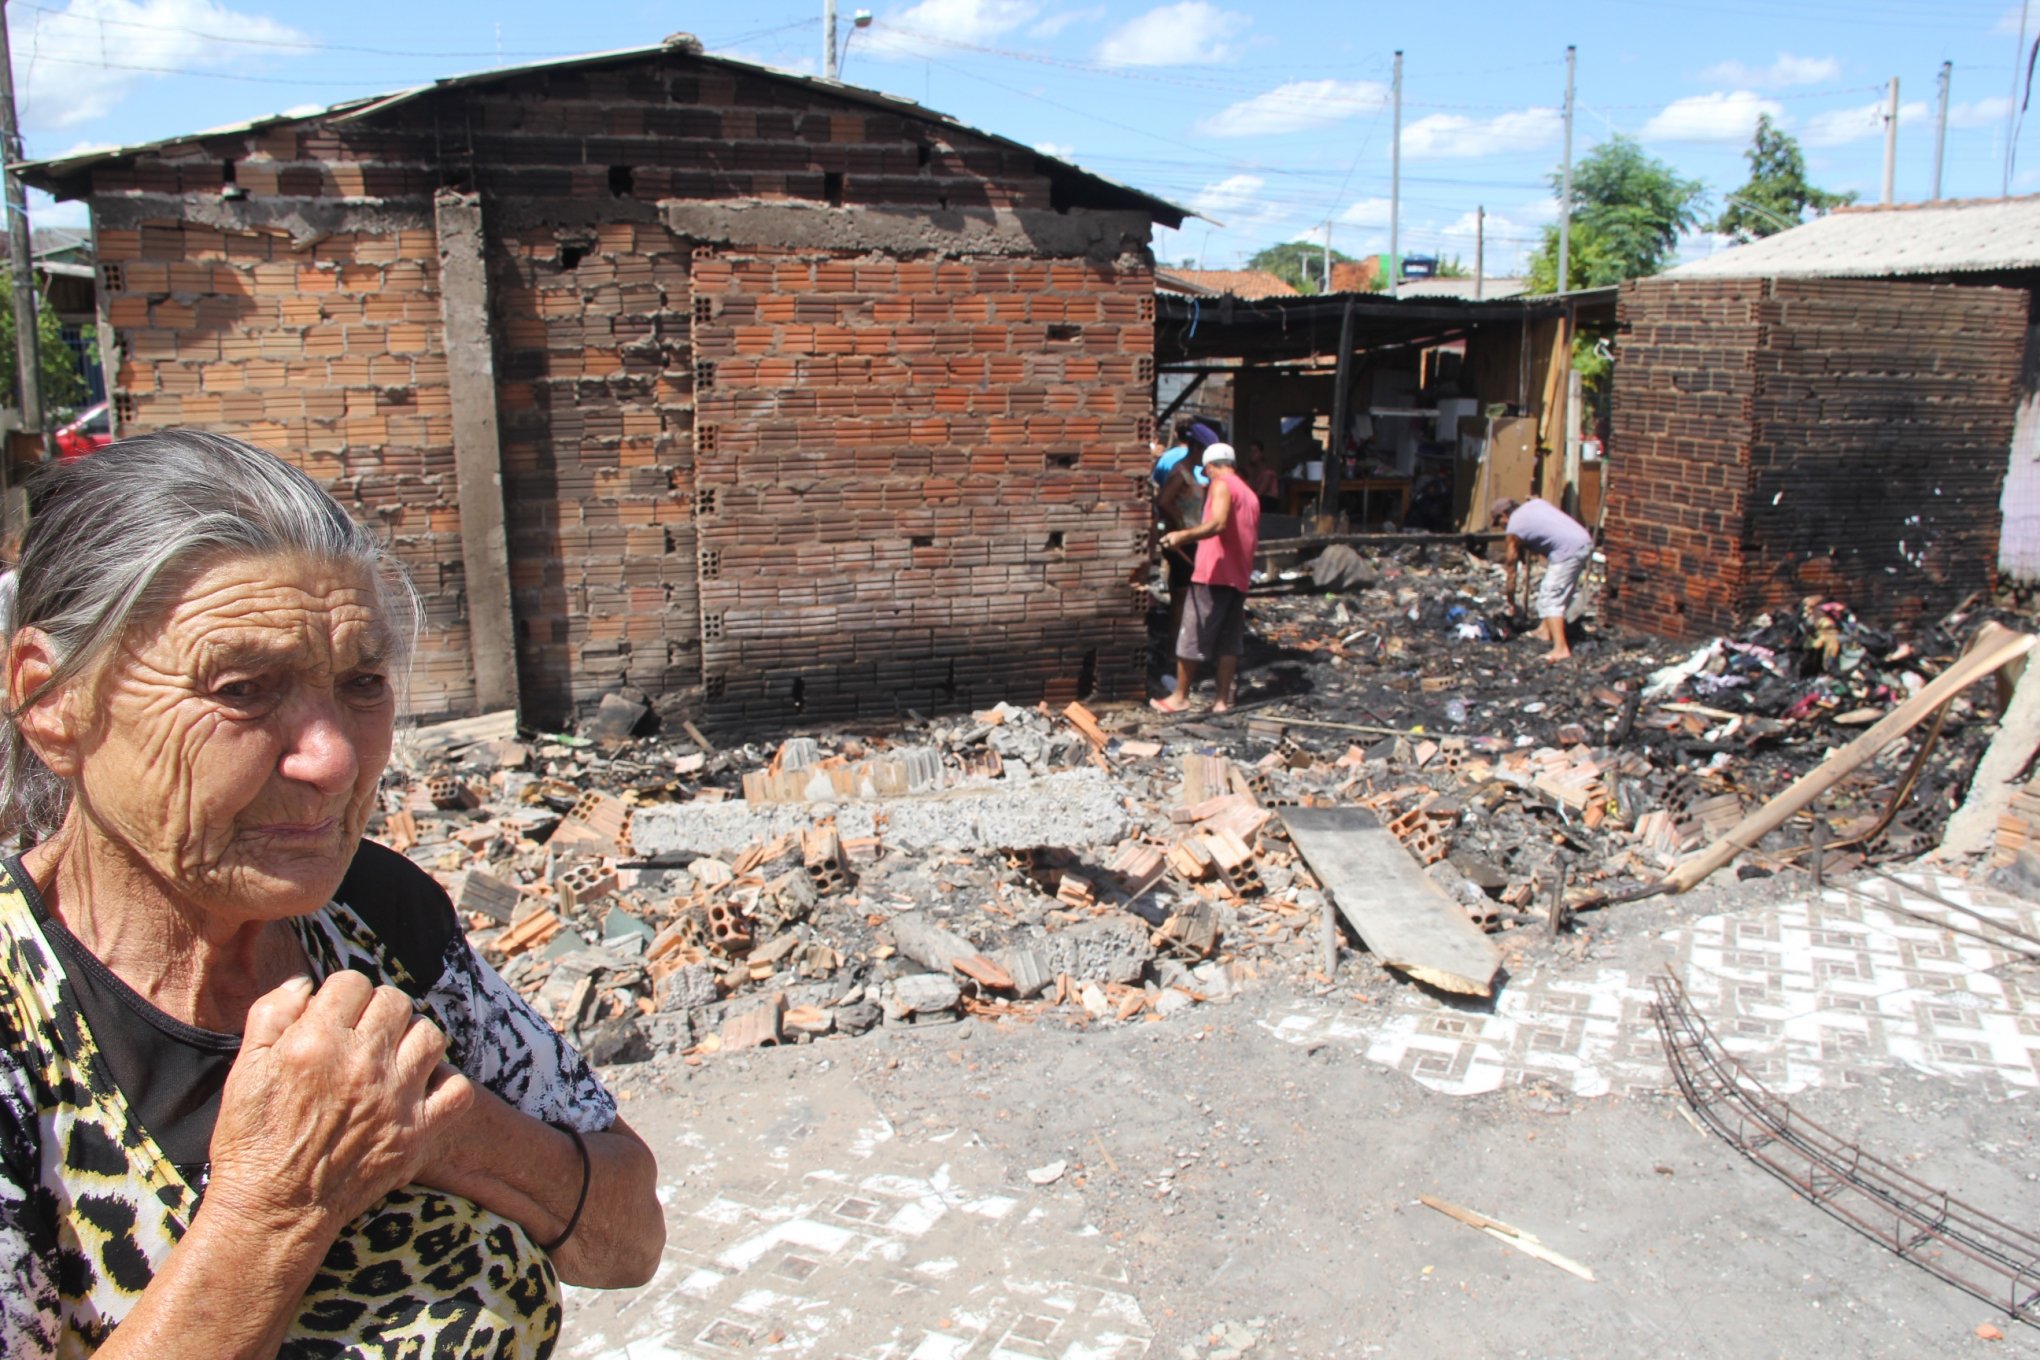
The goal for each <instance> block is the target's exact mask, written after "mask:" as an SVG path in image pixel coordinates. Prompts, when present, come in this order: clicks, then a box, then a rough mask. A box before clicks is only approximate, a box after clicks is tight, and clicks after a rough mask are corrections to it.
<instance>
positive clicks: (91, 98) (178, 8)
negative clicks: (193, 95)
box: [9, 0, 318, 128]
mask: <svg viewBox="0 0 2040 1360" xmlns="http://www.w3.org/2000/svg"><path fill="white" fill-rule="evenodd" d="M11 24H12V32H11V33H10V35H9V36H10V37H11V39H12V46H13V49H14V65H15V70H16V71H17V72H19V73H20V75H21V91H22V92H21V120H22V122H23V124H24V125H26V126H28V127H31V128H56V127H76V126H77V125H78V124H80V123H89V122H91V121H92V120H93V119H95V118H99V117H102V116H103V115H105V114H106V113H108V112H110V111H111V110H112V109H114V108H115V107H116V106H117V105H119V104H120V102H121V101H122V100H123V99H125V98H126V97H127V95H128V93H129V91H131V90H133V89H134V88H135V87H136V86H137V85H139V84H140V83H141V82H142V81H145V80H151V79H155V78H156V74H155V71H156V70H157V69H162V70H165V71H169V70H174V71H178V72H184V71H222V70H227V69H230V68H237V67H246V66H251V65H255V64H257V63H258V62H265V61H274V60H276V59H278V58H286V57H302V56H309V55H311V54H312V53H313V52H315V51H316V50H317V48H318V44H317V43H316V42H315V41H314V40H313V39H311V38H309V37H307V36H306V35H304V34H303V33H300V32H298V30H296V29H294V28H290V27H288V26H286V25H284V24H280V23H277V22H276V21H275V20H273V19H266V18H263V17H262V16H261V15H258V14H244V13H241V12H239V11H237V10H232V9H228V8H227V7H226V6H225V5H222V4H217V3H215V0H71V2H70V4H69V5H68V6H66V7H65V8H64V10H63V11H62V12H54V11H52V10H48V9H35V10H31V11H29V12H28V13H27V14H23V13H22V12H21V11H20V10H17V11H16V12H15V14H14V15H13V17H12V20H11ZM212 33H231V34H233V35H234V36H236V37H238V38H246V39H253V40H257V41H259V42H263V43H302V44H303V46H302V47H290V46H284V47H260V46H253V45H249V44H244V43H220V42H214V41H213V40H212V39H210V38H208V37H201V36H199V35H201V34H212ZM145 68H147V69H145Z"/></svg>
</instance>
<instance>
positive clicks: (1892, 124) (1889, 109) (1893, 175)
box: [1880, 76, 1898, 207]
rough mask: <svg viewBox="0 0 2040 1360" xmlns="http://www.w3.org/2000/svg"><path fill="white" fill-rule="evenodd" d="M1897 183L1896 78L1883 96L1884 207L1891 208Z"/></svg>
mask: <svg viewBox="0 0 2040 1360" xmlns="http://www.w3.org/2000/svg"><path fill="white" fill-rule="evenodd" d="M1897 182H1898V77H1897V76H1893V77H1892V78H1891V89H1890V91H1889V92H1888V93H1887V94H1886V95H1885V96H1884V197H1883V198H1882V199H1881V200H1880V201H1881V202H1882V203H1883V204H1884V205H1885V206H1886V207H1890V206H1891V201H1892V192H1893V188H1894V186H1895V185H1896V184H1897Z"/></svg>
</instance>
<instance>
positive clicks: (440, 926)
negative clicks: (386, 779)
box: [8, 841, 460, 1190]
mask: <svg viewBox="0 0 2040 1360" xmlns="http://www.w3.org/2000/svg"><path fill="white" fill-rule="evenodd" d="M8 868H9V869H10V870H11V871H12V872H13V875H14V880H15V881H16V882H17V883H19V884H21V885H22V888H23V891H24V893H25V894H26V896H27V898H28V906H29V910H30V911H32V912H34V913H35V919H36V924H37V925H38V926H40V927H41V928H42V932H43V935H44V936H45V937H46V938H47V939H48V940H49V941H50V943H51V945H52V946H53V947H55V948H56V950H57V951H58V952H59V953H60V954H62V955H63V961H64V971H65V973H66V974H67V975H68V976H69V979H70V985H71V990H72V992H73V993H74V994H75V996H76V997H77V1002H78V1009H79V1011H80V1012H81V1013H82V1014H83V1015H84V1017H85V1024H86V1026H87V1027H88V1028H89V1029H90V1030H91V1031H92V1036H93V1038H94V1039H96V1040H97V1041H98V1044H99V1051H100V1053H101V1054H102V1055H103V1056H104V1057H105V1059H106V1066H107V1070H108V1073H109V1075H111V1076H112V1078H113V1081H114V1084H115V1085H116V1086H118V1087H119V1088H120V1093H121V1095H122V1096H123V1097H125V1098H126V1100H127V1103H128V1105H129V1106H130V1107H131V1108H132V1109H133V1110H134V1112H135V1117H136V1118H137V1119H139V1120H140V1121H141V1124H142V1127H143V1128H145V1129H147V1130H148V1131H149V1136H150V1137H151V1138H153V1139H154V1140H155V1142H156V1146H157V1147H159V1148H161V1149H162V1150H163V1155H164V1156H165V1157H168V1158H169V1159H170V1164H171V1165H172V1166H174V1167H176V1168H177V1174H178V1175H180V1176H182V1177H183V1178H184V1180H185V1182H186V1183H187V1184H189V1185H191V1186H192V1187H193V1188H194V1189H199V1190H202V1189H204V1186H205V1178H206V1172H207V1168H208V1166H209V1165H210V1163H211V1161H212V1134H213V1125H214V1123H215V1122H216V1121H217V1120H218V1118H219V1113H220V1092H221V1090H222V1089H223V1088H224V1087H225V1086H226V1084H227V1073H228V1071H229V1070H230V1069H231V1068H232V1067H233V1065H234V1059H235V1057H236V1056H238V1055H239V1054H240V1051H241V1036H240V1035H238V1034H221V1033H218V1032H216V1031H213V1030H208V1029H200V1028H198V1027H197V1026H196V1025H187V1024H185V1023H184V1022H183V1021H181V1020H178V1019H175V1018H174V1017H172V1016H169V1015H166V1014H164V1013H163V1012H162V1011H160V1010H158V1009H157V1008H156V1007H155V1006H152V1005H150V1004H149V1002H148V1001H147V1000H145V999H144V998H143V997H142V995H141V994H140V993H139V992H137V991H135V989H134V988H132V987H130V986H128V985H127V983H125V982H123V981H121V980H120V978H119V977H118V976H117V975H115V973H114V971H113V970H112V969H110V968H108V967H107V966H106V965H105V964H103V963H101V962H100V961H99V958H98V956H97V955H95V954H93V952H92V951H91V950H89V949H87V948H86V947H85V945H84V942H83V941H81V940H80V939H79V938H78V937H77V936H75V935H73V934H72V933H71V932H70V931H69V930H68V929H66V928H65V927H64V925H63V923H62V922H60V921H58V920H57V919H56V918H55V917H53V916H51V915H50V913H49V909H48V908H47V907H46V906H45V905H44V903H43V900H42V894H41V893H40V892H39V891H37V889H36V887H35V881H34V880H33V879H31V878H30V877H29V876H28V872H27V871H26V870H25V869H23V868H22V867H21V862H20V860H18V859H13V858H10V859H9V860H8ZM333 900H334V901H336V902H341V903H344V904H346V905H347V906H348V907H351V908H352V909H353V910H354V913H355V914H356V915H357V916H359V917H361V919H362V920H363V921H365V922H366V923H367V924H368V927H369V929H371V930H373V931H374V932H375V933H376V936H377V938H379V939H380V940H382V942H383V943H384V944H385V945H386V946H388V948H389V950H390V952H391V953H392V954H394V955H396V957H397V959H398V961H399V962H401V963H402V964H403V965H404V969H405V971H406V972H408V973H409V974H410V975H411V978H410V981H411V986H410V989H409V990H410V991H411V995H412V996H413V997H414V998H416V997H421V996H423V995H424V994H425V993H426V992H427V991H429V990H431V988H432V985H433V984H434V983H435V982H437V981H438V980H439V974H440V971H441V970H442V969H443V968H444V966H445V961H446V950H447V946H448V945H449V944H451V943H452V942H453V940H454V938H455V937H456V935H458V933H459V930H460V925H459V921H458V919H457V918H456V917H455V915H454V911H453V903H452V902H451V901H450V900H449V899H448V898H447V896H446V894H445V893H444V892H443V891H441V890H440V889H439V886H438V885H437V884H436V883H434V882H433V881H432V880H431V879H429V878H426V877H425V876H424V875H423V874H421V873H419V872H418V871H417V870H416V868H415V867H413V866H412V864H411V862H410V861H409V860H407V859H405V858H404V857H403V856H402V855H399V854H398V853H397V852H396V851H394V850H391V849H388V848H387V847H385V846H381V845H377V844H376V843H375V842H374V841H363V842H362V843H361V849H360V850H358V851H357V852H356V853H355V856H354V863H353V864H352V865H351V866H350V867H349V868H348V870H347V876H346V877H345V878H344V879H342V880H341V881H340V887H339V889H338V891H336V892H335V893H334V894H333Z"/></svg>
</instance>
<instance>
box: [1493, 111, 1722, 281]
mask: <svg viewBox="0 0 2040 1360" xmlns="http://www.w3.org/2000/svg"><path fill="white" fill-rule="evenodd" d="M1563 184H1564V176H1563V175H1562V174H1560V173H1558V172H1554V173H1553V174H1552V176H1551V185H1552V188H1554V189H1561V190H1562V188H1563ZM1706 194H1707V190H1706V188H1705V187H1704V186H1703V185H1702V184H1701V183H1700V181H1698V180H1693V179H1681V178H1680V177H1679V173H1678V172H1677V171H1676V170H1674V169H1673V168H1672V167H1671V166H1669V165H1667V164H1665V162H1663V161H1661V160H1658V159H1657V158H1656V157H1654V156H1650V155H1646V154H1645V153H1644V150H1643V148H1642V147H1640V146H1638V145H1637V144H1636V143H1635V142H1634V141H1633V140H1631V139H1630V138H1628V137H1624V136H1621V135H1619V134H1618V135H1616V136H1614V137H1611V138H1609V139H1608V140H1607V141H1605V142H1603V143H1601V145H1599V146H1597V147H1595V148H1594V149H1593V150H1592V151H1590V152H1589V153H1587V155H1586V156H1585V157H1584V158H1583V159H1582V160H1581V161H1580V163H1579V164H1578V165H1576V166H1574V167H1573V183H1572V239H1571V241H1570V243H1569V244H1570V250H1569V253H1568V256H1567V260H1566V274H1567V276H1568V277H1567V279H1566V286H1567V288H1569V289H1570V288H1602V287H1606V286H1607V285H1608V284H1611V283H1620V282H1622V281H1623V280H1624V279H1636V278H1642V277H1644V276H1645V275H1647V274H1655V273H1657V272H1658V271H1659V270H1660V269H1662V268H1664V266H1665V262H1666V261H1667V260H1669V259H1670V258H1671V255H1672V251H1673V249H1674V248H1675V247H1676V246H1677V245H1678V241H1679V237H1680V236H1682V235H1683V234H1685V233H1686V232H1689V231H1691V230H1693V229H1694V228H1695V227H1698V226H1699V225H1700V223H1701V217H1700V206H1701V202H1702V200H1703V199H1704V198H1705V197H1706ZM1530 291H1531V292H1533V293H1555V292H1557V291H1558V226H1557V224H1556V223H1553V224H1552V225H1550V226H1547V227H1545V229H1544V241H1543V244H1541V245H1540V246H1538V248H1537V252H1536V254H1534V255H1532V256H1531V257H1530Z"/></svg>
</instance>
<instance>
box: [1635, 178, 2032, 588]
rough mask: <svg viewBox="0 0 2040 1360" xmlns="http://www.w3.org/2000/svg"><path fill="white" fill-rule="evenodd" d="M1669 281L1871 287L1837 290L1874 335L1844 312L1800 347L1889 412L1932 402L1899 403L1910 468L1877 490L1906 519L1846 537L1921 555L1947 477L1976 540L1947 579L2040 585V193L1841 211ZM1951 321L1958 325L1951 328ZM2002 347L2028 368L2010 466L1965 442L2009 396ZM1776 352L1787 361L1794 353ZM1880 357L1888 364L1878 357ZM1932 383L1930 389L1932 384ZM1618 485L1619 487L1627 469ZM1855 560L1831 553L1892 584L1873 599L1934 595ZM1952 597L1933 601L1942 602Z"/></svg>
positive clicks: (1853, 492) (1900, 573)
mask: <svg viewBox="0 0 2040 1360" xmlns="http://www.w3.org/2000/svg"><path fill="white" fill-rule="evenodd" d="M1665 279H1677V281H1681V283H1693V285H1699V283H1710V281H1714V283H1730V281H1734V283H1736V285H1740V287H1742V290H1744V292H1748V290H1750V285H1754V283H1756V281H1765V279H1769V281H1775V283H1779V290H1781V292H1779V290H1775V296H1773V302H1779V304H1783V302H1785V300H1787V298H1789V296H1801V298H1805V296H1809V294H1803V292H1795V290H1797V287H1799V285H1801V283H1809V281H1818V279H1836V281H1842V279H1854V281H1860V287H1854V290H1848V287H1836V290H1832V294H1830V296H1834V298H1844V296H1846V298H1854V300H1856V304H1850V306H1863V308H1865V312H1863V316H1865V318H1867V326H1863V328H1856V326H1854V322H1852V316H1850V314H1848V312H1846V308H1844V310H1842V312H1840V314H1836V320H1838V324H1840V330H1834V332H1828V334H1820V336H1807V334H1799V336H1797V338H1795V341H1791V343H1793V345H1814V347H1818V349H1824V351H1826V353H1828V357H1830V359H1832V367H1828V369H1826V373H1830V375H1836V377H1840V375H1846V373H1852V375H1854V379H1856V385H1858V387H1860V389H1865V391H1871V389H1883V398H1887V400H1889V402H1901V400H1905V398H1920V402H1922V404H1907V406H1903V410H1899V408H1897V406H1889V404H1887V408H1885V410H1887V412H1891V414H1889V416H1887V426H1889V432H1891V440H1889V444H1887V455H1885V457H1891V459H1897V457H1899V451H1901V449H1909V453H1905V455H1903V467H1895V469H1893V475H1889V477H1881V479H1879V485H1883V487H1885V489H1887V491H1889V493H1891V502H1889V508H1891V510H1893V512H1895V514H1891V516H1871V518H1869V520H1865V522H1860V526H1858V528H1854V530H1850V532H1854V534H1856V536H1858V538H1860V542H1865V544H1867V542H1869V538H1867V534H1869V532H1873V530H1875V532H1883V534H1885V536H1887V538H1889V544H1891V548H1893V553H1897V544H1899V542H1903V544H1905V551H1903V553H1899V557H1914V555H1918V553H1920V551H1922V538H1920V532H1918V524H1914V522H1909V516H1911V514H1914V512H1916V510H1918V512H1922V514H1930V516H1932V514H1936V512H1938V514H1940V518H1942V520H1946V510H1948V508H1950V506H1948V495H1950V491H1948V487H1946V485H1944V481H1942V477H1940V475H1938V473H1952V477H1954V481H1956V483H1960V485H1962V493H1960V495H1962V506H1965V514H1969V520H1967V526H1965V532H1962V534H1960V536H1958V542H1960V553H1962V565H1960V569H1956V571H1954V575H1952V577H1950V579H1960V581H1967V583H1969V587H1977V585H1985V583H1987V581H1989V575H1991V565H1993V563H1995V567H1997V571H2001V573H2005V575H2007V577H2011V579H2016V581H2024V583H2040V326H2036V322H2040V196H2026V198H1983V200H1950V202H1926V204H1901V206H1863V208H1842V210H1838V212H1832V214H1828V216H1822V218H1816V220H1812V222H1805V224H1803V226H1795V228H1791V230H1783V232H1777V234H1773V237H1765V239H1763V241H1752V243H1750V245H1744V247H1736V249H1730V251H1722V253H1718V255H1712V257H1707V259H1699V261H1693V263H1687V265H1681V267H1679V269H1673V271H1671V273H1667V275H1665ZM1926 283H1944V285H1956V287H1965V290H2013V292H2016V294H2020V296H2024V298H2026V304H2028V306H2026V314H2024V318H2020V316H2016V308H1999V306H1995V304H1987V302H1965V300H1960V298H1956V296H1954V294H1950V292H1946V290H1940V292H1936V294H1924V292H1920V285H1926ZM1787 285H1789V287H1787ZM1642 298H1644V294H1636V302H1634V308H1638V316H1640V314H1642V308H1644V302H1642ZM1893 308H1916V314H1914V316H1911V318H1909V320H1905V322H1891V316H1893ZM1973 308H1983V310H1985V312H1989V318H1991V320H1989V324H1991V326H1995V330H1991V332H1989V334H1985V332H1979V330H1975V326H1977V324H1985V318H1983V316H1979V314H1977V312H1975V310H1973ZM1893 326H1895V330H1893ZM1950 326H1954V328H1952V330H1950ZM1858 343H1860V353H1858V359H1856V361H1850V359H1848V355H1850V351H1852V347H1856V345H1858ZM1999 343H2009V345H2011V347H2013V351H2016V349H2018V347H2024V351H2026V367H2024V373H2022V375H2020V377H2018V391H2016V394H2013V398H2011V408H2013V410H2011V420H2009V426H2007V432H2005V440H2007V442H2005V449H2007V451H2009V457H2005V449H2001V451H1999V453H1997V455H1995V457H1991V455H1983V453H1979V451H1975V449H1971V447H1969V442H1967V440H1969V438H1973V436H1977V434H1981V426H1979V428H1971V426H1969V424H1967V422H1969V418H1971V414H1965V408H1971V406H1975V404H1979V402H1997V400H1999V398H1997V396H1995V394H1997V377H1999V363H2001V359H2003V353H2001V351H1999V349H1997V345H1999ZM1773 347H1775V345H1773ZM1979 347H1991V349H1993V351H1995V357H1993V359H1991V361H1989V363H1983V367H1977V365H1979V353H1981V351H1979ZM1638 349H1640V343H1638V338H1636V336H1634V334H1632V336H1630V343H1628V345H1626V347H1624V353H1626V355H1628V357H1630V359H1632V361H1634V359H1636V355H1638ZM1779 355H1781V361H1783V359H1785V355H1783V351H1779ZM1877 357H1881V359H1883V361H1885V363H1889V365H1891V367H1877V365H1875V363H1871V361H1873V359H1877ZM1793 363H1795V365H1797V371H1799V379H1801V381H1805V383H1812V385H1814V387H1818V389H1820V396H1822V408H1824V410H1830V412H1832V410H1834V406H1836V400H1838V398H1840V396H1842V394H1844V391H1846V387H1842V385H1824V383H1822V381H1820V377H1822V371H1824V369H1820V365H1816V363H1814V361H1812V359H1809V357H1807V355H1797V357H1793ZM1883 379H1889V383H1885V381H1883ZM1638 381H1640V375H1638V373H1632V375H1630V379H1628V389H1630V391H1632V394H1636V383H1638ZM1926 383H1932V389H1930V387H1928V385H1926ZM1616 385H1618V394H1620V391H1622V389H1624V377H1622V373H1620V371H1618V375H1616ZM1948 422H1954V426H1962V428H1958V430H1954V428H1952V426H1950V432H1952V434H1954V438H1952V442H1940V444H1934V442H1932V428H1934V426H1936V424H1948ZM1993 428H1995V426H1993ZM1809 436H1812V438H1816V440H1820V436H1822V432H1820V430H1809ZM1618 457H1620V449H1618ZM1979 459H1983V461H1991V463H1995V467H1993V469H1983V467H1981V465H1979ZM1848 471H1863V465H1860V463H1844V465H1840V467H1836V473H1838V475H1846V473H1848ZM1616 475H1618V479H1620V477H1622V469H1620V465H1618V473H1616ZM1979 477H1983V479H1987V481H1991V487H1989V491H1987V502H1989V504H1979V502H1977V500H1975V495H1983V493H1985V491H1983V489H1981V487H1983V483H1981V481H1977V479H1979ZM1838 489H1840V491H1844V495H1842V502H1840V504H1844V506H1850V508H1856V502H1858V500H1860V495H1863V489H1860V487H1858V489H1850V487H1838ZM1914 493H1920V495H1926V498H1928V500H1926V504H1924V506H1914V504H1909V498H1911V495H1914ZM1905 530H1914V532H1905ZM1816 538H1818V534H1816ZM1818 546H1820V544H1814V542H1812V540H1809V542H1807V544H1805V548H1807V551H1814V548H1818ZM1830 546H1836V544H1830ZM1952 551H1956V540H1954V538H1948V540H1942V546H1940V548H1936V553H1942V555H1946V553H1952ZM1850 557H1852V553H1850V551H1842V548H1840V546H1836V553H1832V555H1830V563H1832V565H1834V579H1836V581H1838V583H1852V581H1856V579H1858V577H1860V579H1863V581H1865V585H1869V583H1871V579H1869V577H1871V575H1875V577H1877V581H1875V583H1877V585H1879V587H1881V589H1877V591H1869V593H1871V595H1873V597H1875V595H1877V593H1887V595H1889V593H1893V591H1895V593H1897V601H1899V604H1903V601H1905V599H1909V597H1911V595H1918V593H1920V591H1918V589H1911V587H1907V585H1901V583H1903V581H1914V583H1916V585H1932V581H1922V579H1920V577H1918V573H1920V571H1924V567H1920V565H1914V563H1903V561H1883V563H1879V561H1875V555H1873V557H1860V559H1856V561H1854V565H1850ZM1944 593H1946V591H1940V589H1930V591H1928V595H1932V597H1942V595H1944ZM1928 595H1920V597H1928ZM1956 597H1960V595H1956ZM1632 622H1642V620H1640V618H1638V620H1632Z"/></svg>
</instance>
